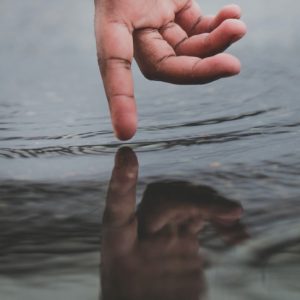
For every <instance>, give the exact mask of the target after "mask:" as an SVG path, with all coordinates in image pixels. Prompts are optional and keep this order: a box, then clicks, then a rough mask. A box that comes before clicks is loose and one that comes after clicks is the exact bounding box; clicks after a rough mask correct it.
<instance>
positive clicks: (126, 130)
mask: <svg viewBox="0 0 300 300" xmlns="http://www.w3.org/2000/svg"><path fill="white" fill-rule="evenodd" d="M95 32H96V43H97V56H98V63H99V68H100V72H101V76H102V80H103V84H104V89H105V92H106V96H107V100H108V103H109V108H110V114H111V120H112V125H113V128H114V131H115V134H116V136H117V137H118V138H119V139H120V140H128V139H130V138H132V137H133V135H134V134H135V132H136V127H137V112H136V104H135V99H134V88H133V77H132V71H131V63H132V59H133V38H132V33H131V30H130V27H129V26H127V25H126V24H125V23H123V22H117V21H115V20H114V21H110V20H107V19H106V18H105V17H104V18H103V19H102V18H100V17H99V18H97V12H96V21H95Z"/></svg>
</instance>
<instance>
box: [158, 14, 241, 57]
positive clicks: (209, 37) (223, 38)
mask: <svg viewBox="0 0 300 300" xmlns="http://www.w3.org/2000/svg"><path fill="white" fill-rule="evenodd" d="M177 26H178V25H177ZM178 27H179V26H178ZM173 28H174V27H173ZM170 30H171V29H169V30H168V31H170ZM177 31H178V30H177ZM176 33H177V32H174V33H173V35H171V34H170V33H169V34H163V37H164V38H165V39H166V40H167V42H168V43H169V44H170V45H171V46H172V47H173V48H174V49H175V52H176V54H177V55H189V56H196V57H202V58H204V57H208V56H212V55H215V54H217V53H221V52H223V51H224V50H225V49H227V48H228V47H229V46H230V45H231V44H232V43H234V42H236V41H238V40H239V39H241V38H242V37H243V36H244V35H245V33H246V26H245V24H244V23H243V22H242V21H240V20H226V21H224V22H223V23H222V24H221V25H220V26H218V27H217V28H216V29H215V30H213V31H212V32H211V33H207V34H199V35H194V36H192V37H190V38H187V37H182V35H179V34H177V36H178V39H177V40H175V36H176Z"/></svg>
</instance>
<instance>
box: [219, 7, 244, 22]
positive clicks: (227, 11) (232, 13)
mask: <svg viewBox="0 0 300 300" xmlns="http://www.w3.org/2000/svg"><path fill="white" fill-rule="evenodd" d="M221 14H222V15H223V16H224V17H225V18H226V19H239V18H240V17H241V16H242V10H241V8H240V6H239V5H237V4H228V5H225V6H224V7H223V8H222V9H221Z"/></svg>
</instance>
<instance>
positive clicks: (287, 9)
mask: <svg viewBox="0 0 300 300" xmlns="http://www.w3.org/2000/svg"><path fill="white" fill-rule="evenodd" d="M199 2H200V1H199ZM202 2H203V3H202ZM235 2H236V3H237V4H239V5H241V7H242V9H243V12H244V13H243V19H244V21H245V22H246V23H247V26H248V34H247V36H246V37H245V38H244V39H243V41H241V42H240V43H238V44H236V45H234V46H233V47H232V48H231V49H230V50H229V52H230V53H233V54H235V55H237V56H238V57H239V58H240V60H241V61H242V64H243V69H242V73H241V74H240V75H239V76H238V77H235V78H230V79H225V80H220V81H218V82H214V83H212V84H209V85H205V86H188V87H183V86H175V85H170V84H164V83H159V82H150V81H147V80H146V79H144V78H143V76H142V75H141V74H140V72H139V71H138V68H137V67H136V65H134V76H135V90H136V98H137V101H138V110H139V129H138V133H137V135H136V136H135V138H134V139H133V140H131V141H130V142H128V143H127V145H129V146H130V147H131V148H132V149H133V150H134V151H135V153H136V154H137V156H138V159H139V165H140V167H139V180H138V185H137V202H140V201H141V198H142V194H143V192H144V190H145V189H146V187H147V185H148V184H150V183H152V182H161V181H168V182H170V181H171V182H178V181H185V182H189V183H190V184H193V185H201V186H208V187H210V188H211V189H213V190H214V191H217V192H218V194H220V195H222V197H224V198H226V199H231V200H234V201H237V202H239V203H240V205H241V206H242V207H243V210H244V214H243V217H242V220H241V222H242V224H243V227H244V228H245V231H246V232H247V238H246V239H244V240H243V241H241V242H240V243H235V244H232V245H230V246H226V247H225V246H224V247H223V246H222V245H223V243H224V241H223V242H222V241H221V240H220V237H219V236H218V234H215V233H214V231H213V228H211V227H210V225H209V224H208V225H207V226H208V227H207V229H206V234H204V236H205V237H206V238H203V239H202V240H201V234H200V235H199V241H201V249H202V250H205V253H206V256H208V257H209V260H210V263H209V265H208V266H205V270H204V276H205V278H206V279H205V280H206V285H207V288H206V289H207V291H206V295H205V297H206V298H207V299H241V298H243V299H272V300H274V299H290V300H293V299H299V296H300V284H299V276H300V253H299V251H300V220H299V213H300V205H299V204H300V203H299V201H300V200H299V199H300V189H299V184H300V153H299V148H300V116H299V115H300V101H299V91H300V90H299V79H300V59H299V52H300V37H299V28H300V19H299V14H298V11H299V10H300V2H299V1H296V0H274V1H267V0H262V1H246V0H236V1H235ZM225 4H227V2H226V1H225V0H216V1H201V5H202V8H203V10H204V11H205V12H207V13H215V12H216V11H217V10H218V9H219V8H220V6H223V5H225ZM0 38H1V39H0V41H1V42H0V224H1V230H0V298H1V300H14V299H32V300H35V299H55V298H56V299H99V297H101V294H102V289H101V286H100V274H99V264H100V249H101V247H102V245H101V242H100V237H101V234H102V233H101V227H102V221H101V218H102V214H103V211H104V207H105V199H106V192H107V184H108V181H109V178H110V174H111V170H112V168H113V164H114V157H115V153H116V151H117V149H118V148H119V147H120V146H121V145H122V144H121V143H120V142H118V141H117V140H116V139H115V138H114V136H113V132H112V130H111V125H110V120H109V115H108V109H107V104H106V99H105V95H104V91H103V88H102V85H101V80H100V78H99V72H98V67H97V64H96V55H95V42H94V33H93V1H79V0H73V1H67V0H64V1H58V0H53V1H34V0H27V1H21V0H19V1H9V0H1V2H0ZM183 197H184V196H183ZM210 231H211V232H210ZM116 272H117V271H116ZM99 295H100V296H99ZM199 297H200V296H199ZM170 299H171V298H170ZM174 299H175V298H174ZM176 299H177V298H176Z"/></svg>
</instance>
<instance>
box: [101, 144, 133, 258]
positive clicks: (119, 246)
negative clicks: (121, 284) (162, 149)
mask: <svg viewBox="0 0 300 300" xmlns="http://www.w3.org/2000/svg"><path fill="white" fill-rule="evenodd" d="M137 175H138V161H137V158H136V156H135V154H134V152H133V151H132V150H131V149H130V148H122V149H120V150H118V153H117V154H116V158H115V167H114V169H113V172H112V176H111V180H110V183H109V187H108V192H107V201H106V207H105V211H104V215H103V231H102V233H103V249H104V248H105V249H106V248H107V249H108V250H109V251H110V252H113V253H115V252H118V253H125V252H127V251H129V250H130V249H131V248H132V247H133V245H134V243H135V241H136V238H137V224H136V223H137V222H136V219H135V215H134V214H135V190H136V181H137ZM103 251H104V250H103Z"/></svg>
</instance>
